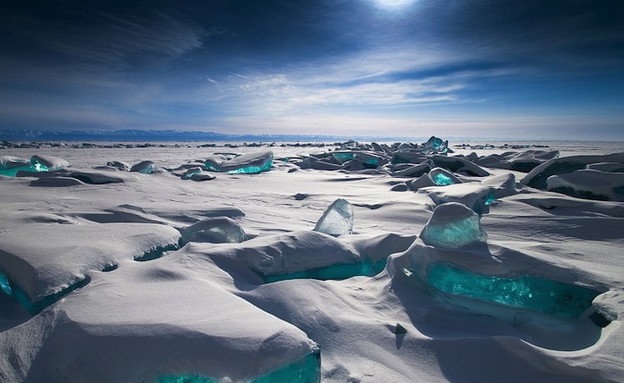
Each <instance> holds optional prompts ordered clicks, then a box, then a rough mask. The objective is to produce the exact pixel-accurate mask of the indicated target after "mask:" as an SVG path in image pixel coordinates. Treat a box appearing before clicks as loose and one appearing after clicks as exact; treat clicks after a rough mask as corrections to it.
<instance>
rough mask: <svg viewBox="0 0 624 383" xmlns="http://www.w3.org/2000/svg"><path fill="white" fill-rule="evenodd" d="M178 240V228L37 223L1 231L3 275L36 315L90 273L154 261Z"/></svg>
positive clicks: (85, 278)
mask: <svg viewBox="0 0 624 383" xmlns="http://www.w3.org/2000/svg"><path fill="white" fill-rule="evenodd" d="M179 239H180V233H179V232H178V231H177V230H176V229H174V228H172V227H169V226H165V225H157V224H138V223H101V224H64V225H59V224H54V223H52V224H43V223H33V224H30V225H29V226H28V230H24V229H15V230H5V231H2V232H0V272H1V273H3V274H4V276H5V279H6V280H8V285H9V286H10V288H11V290H12V292H13V294H12V296H13V297H14V298H15V299H17V300H18V302H19V303H20V304H21V305H22V306H24V308H26V310H28V311H29V312H31V313H33V314H34V313H37V312H39V311H41V310H42V309H44V308H45V307H47V306H49V305H50V304H52V303H54V302H56V301H57V300H58V299H60V298H61V297H63V296H64V295H66V294H68V293H69V292H71V291H73V290H74V289H76V288H77V287H80V286H81V285H82V284H83V283H84V282H85V281H87V277H88V275H89V273H90V272H92V271H98V270H104V269H107V268H110V267H111V266H115V265H116V264H117V263H119V262H120V261H122V260H133V259H136V260H146V259H153V258H156V257H158V256H159V255H160V254H162V252H164V251H167V250H172V249H175V248H177V246H178V241H179ZM3 290H4V289H3ZM5 292H6V291H5Z"/></svg>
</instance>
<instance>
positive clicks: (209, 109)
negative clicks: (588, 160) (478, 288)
mask: <svg viewBox="0 0 624 383" xmlns="http://www.w3.org/2000/svg"><path fill="white" fill-rule="evenodd" d="M623 9H624V5H619V2H609V3H602V4H596V2H592V1H586V0H579V1H577V2H575V3H574V4H570V3H569V2H565V1H550V2H517V1H506V0H501V1H500V2H489V1H467V0H460V1H452V2H450V1H433V0H417V1H411V0H340V1H331V2H327V1H309V2H302V3H297V4H294V3H292V2H283V1H278V0H267V1H263V2H254V1H250V0H249V1H247V0H241V1H236V2H224V1H188V2H184V3H174V2H167V1H163V2H157V3H154V4H152V5H150V6H149V7H148V6H146V5H145V4H144V3H142V2H139V1H127V2H123V3H115V2H107V1H102V2H97V3H89V2H73V1H36V0H33V1H32V2H28V3H27V2H15V3H13V4H11V6H8V7H7V10H6V11H5V12H3V14H2V15H0V32H1V33H0V46H1V48H0V49H1V50H2V55H0V86H1V87H2V90H1V91H0V100H2V101H3V103H4V105H5V106H6V105H14V106H16V107H14V108H9V107H3V108H0V129H2V128H11V127H17V126H19V127H32V128H38V129H70V128H71V129H76V128H82V129H90V128H93V127H98V128H108V129H120V128H125V127H133V128H150V129H154V128H156V129H159V128H163V129H164V128H167V129H171V128H175V127H176V126H178V127H180V129H190V128H192V129H196V130H220V131H223V132H235V131H236V132H248V131H250V132H255V133H264V132H271V133H280V132H281V133H285V134H289V133H293V132H309V131H310V129H314V130H315V132H317V133H319V134H334V133H335V132H336V129H343V130H345V131H364V130H366V131H369V132H370V134H369V135H375V129H377V132H378V134H380V135H384V134H387V132H388V131H390V130H393V129H395V130H396V131H397V135H418V136H421V135H426V134H424V133H423V132H425V131H427V134H429V133H435V132H431V129H438V130H442V131H440V132H439V133H440V134H444V129H446V131H447V132H454V134H459V133H462V132H464V133H466V135H468V134H469V133H471V132H475V131H477V130H478V129H481V130H480V131H481V132H482V134H485V135H487V134H486V133H487V132H488V130H487V129H492V130H494V131H495V132H496V134H499V135H500V136H505V135H516V134H518V132H522V131H523V129H522V128H521V127H522V126H523V121H524V126H526V129H525V130H526V132H527V134H528V132H529V131H530V130H531V129H534V130H533V131H534V132H538V133H539V132H542V133H544V134H545V133H549V134H551V135H553V134H555V133H556V134H559V133H560V132H565V134H567V135H569V134H572V135H573V134H577V133H578V134H580V133H579V132H581V131H582V129H581V128H582V127H581V125H580V123H576V122H574V123H570V121H571V119H572V120H573V121H582V122H583V123H584V124H588V125H589V124H592V121H593V122H594V123H593V124H592V127H593V128H594V129H597V130H598V131H601V130H600V129H601V128H600V127H601V126H602V127H604V129H603V130H602V131H604V132H605V134H606V133H608V134H610V135H611V136H617V135H618V130H617V129H614V128H613V127H614V126H617V124H618V123H620V124H622V123H623V122H624V114H623V113H622V111H621V99H623V98H624V91H623V90H622V89H624V76H622V72H621V69H620V68H622V66H623V65H624V49H622V46H624V27H623V25H622V21H621V20H623V19H624V11H623ZM59 111H67V113H59ZM35 115H36V116H35ZM557 121H559V125H558V123H557ZM289 124H291V126H290V127H289ZM540 124H542V125H541V126H542V127H543V130H542V131H540V129H539V126H540ZM566 126H567V127H568V128H567V130H565V129H566ZM414 127H417V129H416V128H414ZM495 127H496V128H495ZM486 128H487V129H486ZM399 131H400V132H402V133H401V134H398V132H399Z"/></svg>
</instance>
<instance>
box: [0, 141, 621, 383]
mask: <svg viewBox="0 0 624 383" xmlns="http://www.w3.org/2000/svg"><path fill="white" fill-rule="evenodd" d="M537 144H538V145H536V146H526V145H505V146H504V147H503V146H501V147H497V146H493V145H483V146H478V145H467V144H466V145H450V144H449V143H448V142H446V141H445V140H443V139H439V138H437V137H433V138H432V139H430V140H428V141H425V142H423V143H414V142H403V143H364V142H356V141H348V142H344V143H342V144H335V145H334V144H332V143H329V144H328V143H292V144H290V143H274V144H264V143H246V144H243V143H228V144H223V143H205V144H197V145H196V144H195V143H190V142H187V143H181V144H179V145H167V144H165V145H142V144H141V145H138V144H136V143H132V144H128V145H121V144H120V145H119V146H118V145H116V144H115V145H113V146H110V145H108V146H103V145H100V146H98V144H93V145H81V144H78V145H79V147H76V148H74V147H72V145H73V144H67V145H64V146H63V145H62V146H52V145H40V146H38V148H37V149H36V154H37V156H38V159H37V161H36V162H35V163H34V164H33V163H32V162H31V160H30V158H31V156H32V155H33V154H35V153H33V147H27V148H18V147H11V146H10V145H5V144H3V145H4V149H2V151H3V152H2V155H3V156H2V157H1V158H0V172H1V173H2V175H1V176H0V205H1V206H2V209H0V382H16V383H19V382H27V383H35V382H37V383H38V382H102V383H104V382H111V383H112V382H114V383H117V382H151V383H156V382H161V383H162V382H167V383H169V382H176V383H179V382H185V383H207V382H211V383H217V382H218V383H233V382H246V383H249V382H254V383H269V382H270V383H284V382H289V383H291V382H304V383H311V382H314V383H318V382H320V381H322V382H323V383H334V382H335V383H338V382H340V383H343V382H352V383H356V382H358V383H378V382H397V383H403V382H405V383H407V382H414V381H419V382H458V383H463V382H484V383H490V382H507V381H518V382H556V383H570V382H572V383H581V382H583V383H584V382H597V383H598V382H600V383H602V382H620V381H621V380H622V376H623V375H624V367H623V366H624V357H623V356H622V355H624V346H622V345H624V327H623V326H621V318H622V315H624V303H622V302H624V282H623V281H622V275H623V274H624V259H623V258H622V257H620V256H618V255H619V254H621V249H622V248H624V238H623V237H622V233H623V232H624V202H622V201H621V200H618V199H617V198H616V197H617V196H618V193H621V192H622V190H621V188H620V183H619V182H620V181H619V180H620V176H621V174H622V158H621V154H616V155H605V154H603V153H602V152H599V151H597V150H596V146H595V145H594V146H588V147H587V148H586V149H583V148H585V146H583V143H580V144H579V143H576V144H574V145H575V146H574V147H572V150H571V149H570V147H566V146H565V145H563V146H557V145H551V146H552V150H550V148H549V150H548V151H546V150H541V149H543V148H544V146H543V145H542V144H543V143H537ZM612 147H613V148H615V147H616V145H615V144H614V145H612ZM536 148H539V150H537V149H536ZM579 148H581V149H579ZM527 149H528V150H527ZM534 149H535V150H534ZM269 150H270V151H271V152H269ZM557 151H559V152H557ZM606 151H607V150H605V152H606ZM268 153H271V155H270V156H269V154H268ZM580 155H582V156H580ZM61 158H62V159H66V160H67V162H68V163H71V167H69V166H68V165H65V164H64V163H63V165H62V169H58V166H59V164H61V163H62V161H60V160H59V159H61ZM147 158H149V159H152V160H153V162H152V164H158V168H157V169H155V170H154V171H153V173H152V174H150V175H143V174H138V173H137V172H129V170H130V168H131V166H130V164H140V163H141V162H144V161H143V160H144V159H147ZM109 159H115V161H111V162H106V161H107V160H109ZM269 159H270V162H271V163H270V165H269ZM104 164H106V166H103V165H104ZM570 164H572V165H570ZM143 165H149V163H148V164H146V163H144V164H143ZM226 165H227V166H232V167H231V168H225V169H227V170H226V171H228V172H229V171H232V170H233V171H242V172H243V173H244V172H247V171H251V170H253V172H256V170H260V169H264V170H263V171H262V174H259V175H251V176H247V175H246V174H242V173H241V174H236V173H234V174H231V175H228V174H224V171H223V169H224V167H225V166H226ZM551 165H554V166H555V167H554V168H551V167H550V166H551ZM135 166H136V165H135ZM21 167H24V168H22V169H20V168H21ZM138 168H149V166H139V167H137V168H135V170H137V169H138ZM15 169H18V170H15ZM269 169H270V171H266V170H269ZM434 169H439V170H436V171H433V170H434ZM531 169H533V170H531ZM522 172H529V174H526V176H522V174H521V173H522ZM435 174H444V175H446V176H447V177H448V178H449V179H450V180H451V181H452V182H451V183H450V184H448V185H443V186H440V185H437V184H436V182H434V179H433V178H432V176H433V175H435ZM516 178H517V179H518V180H520V179H522V181H521V182H519V183H518V182H516ZM199 180H211V181H210V182H193V181H199ZM438 181H439V180H438ZM534 181H535V182H536V183H534ZM447 183H448V182H447ZM535 185H537V186H539V187H535ZM392 190H403V191H404V192H402V193H400V192H394V191H392ZM414 191H416V192H414ZM563 193H567V194H568V195H566V194H563ZM588 193H592V194H595V195H599V194H603V195H605V196H607V197H608V199H609V200H605V199H606V198H603V200H600V199H597V198H595V197H594V196H590V195H588ZM579 197H581V198H579ZM588 198H594V199H588ZM336 201H338V202H336ZM343 201H349V202H348V203H346V202H343ZM332 204H333V206H332V207H331V208H330V209H328V207H329V206H330V205H332ZM341 209H342V210H346V214H341V213H340V211H341ZM325 211H327V213H326V214H323V212H325ZM321 215H324V217H323V219H322V220H319V217H320V216H321ZM330 215H331V216H330ZM353 216H356V217H357V222H356V225H355V229H356V230H353V226H352V223H353V221H352V219H351V218H352V217H353ZM332 217H333V218H332ZM317 221H320V222H319V226H323V225H325V227H328V228H329V229H326V231H325V232H321V231H322V230H321V231H314V230H312V228H313V227H314V225H315V223H316V222H317ZM324 222H325V223H324ZM486 231H487V241H486V236H485V232H486ZM327 233H330V234H331V235H330V234H327ZM346 233H350V234H349V235H344V234H346ZM319 352H320V353H319ZM321 355H322V358H321V357H320V356H321Z"/></svg>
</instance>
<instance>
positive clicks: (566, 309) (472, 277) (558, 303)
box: [427, 262, 599, 319]
mask: <svg viewBox="0 0 624 383" xmlns="http://www.w3.org/2000/svg"><path fill="white" fill-rule="evenodd" d="M427 283H428V284H429V285H430V286H432V287H434V288H436V289H437V290H440V291H442V292H445V293H447V294H450V295H455V296H462V297H468V298H474V299H478V300H482V301H486V302H491V303H497V304H501V305H505V306H510V307H517V308H525V309H530V310H535V311H539V312H542V313H546V314H549V315H553V316H556V317H560V318H567V319H573V318H578V317H579V316H580V315H581V314H582V313H583V312H584V311H585V310H586V309H587V308H588V307H590V306H591V304H592V301H593V300H594V298H596V297H597V296H598V295H599V292H597V291H595V290H592V289H588V288H585V287H582V286H577V285H572V284H568V283H563V282H558V281H553V280H548V279H543V278H537V277H531V276H526V275H524V276H520V277H517V278H509V277H501V276H495V275H481V274H476V273H472V272H470V271H468V270H464V269H461V268H459V267H456V266H453V265H450V264H448V263H441V262H436V263H433V264H432V265H431V266H430V267H429V271H428V273H427Z"/></svg>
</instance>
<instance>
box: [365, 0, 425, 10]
mask: <svg viewBox="0 0 624 383" xmlns="http://www.w3.org/2000/svg"><path fill="white" fill-rule="evenodd" d="M414 2H415V0H373V3H374V4H375V6H377V7H378V8H383V9H387V10H399V9H403V8H407V7H409V6H410V5H412V4H413V3H414Z"/></svg>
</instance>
